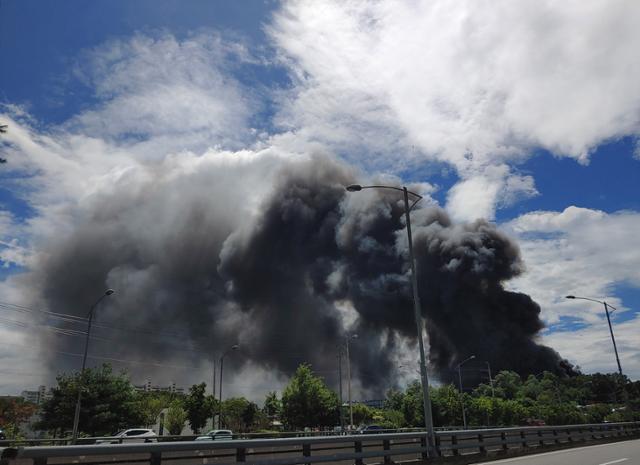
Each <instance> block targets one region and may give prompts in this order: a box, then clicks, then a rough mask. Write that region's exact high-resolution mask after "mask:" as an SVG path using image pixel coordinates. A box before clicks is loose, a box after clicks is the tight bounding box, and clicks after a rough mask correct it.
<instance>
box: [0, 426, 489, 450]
mask: <svg viewBox="0 0 640 465" xmlns="http://www.w3.org/2000/svg"><path fill="white" fill-rule="evenodd" d="M487 428H493V427H488V426H469V427H467V430H476V429H487ZM461 429H462V426H439V427H436V428H435V430H436V431H457V430H461ZM423 431H424V428H389V429H381V430H378V433H376V434H380V433H414V432H423ZM349 434H357V432H356V431H351V432H349V431H336V430H322V431H303V430H299V431H266V432H260V433H233V435H232V436H233V439H277V438H303V437H317V436H347V435H349ZM202 435H203V434H190V435H162V436H154V437H152V438H150V439H151V440H152V442H174V441H193V440H195V439H196V438H197V437H199V436H202ZM97 442H105V443H108V442H112V443H118V444H122V443H126V442H140V437H136V436H131V437H121V436H87V437H79V438H78V439H76V444H77V445H88V444H96V443H97ZM72 444H73V438H72V437H71V436H66V437H60V438H39V439H26V438H19V439H3V440H0V448H3V447H17V446H48V445H58V446H66V445H72Z"/></svg>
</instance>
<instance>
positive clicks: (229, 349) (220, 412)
mask: <svg viewBox="0 0 640 465" xmlns="http://www.w3.org/2000/svg"><path fill="white" fill-rule="evenodd" d="M237 349H238V344H234V345H232V346H231V347H229V348H228V349H227V350H226V351H224V352H223V353H222V356H221V357H220V405H219V408H218V429H220V428H222V369H223V368H224V358H225V357H226V356H227V354H228V353H229V352H230V351H232V350H237Z"/></svg>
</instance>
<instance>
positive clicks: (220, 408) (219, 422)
mask: <svg viewBox="0 0 640 465" xmlns="http://www.w3.org/2000/svg"><path fill="white" fill-rule="evenodd" d="M224 356H225V354H222V357H220V388H219V389H218V391H219V393H220V401H219V402H218V429H220V428H222V368H223V364H224Z"/></svg>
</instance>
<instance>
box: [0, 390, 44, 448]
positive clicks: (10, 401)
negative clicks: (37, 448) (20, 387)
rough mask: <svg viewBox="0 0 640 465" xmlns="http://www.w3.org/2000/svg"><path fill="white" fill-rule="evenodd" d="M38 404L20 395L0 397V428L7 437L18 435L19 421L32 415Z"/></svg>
mask: <svg viewBox="0 0 640 465" xmlns="http://www.w3.org/2000/svg"><path fill="white" fill-rule="evenodd" d="M36 410H38V406H37V405H35V404H32V403H30V402H27V401H25V400H24V399H22V398H21V397H9V396H6V397H0V429H2V430H3V431H4V432H5V434H6V436H7V438H9V439H15V438H17V437H18V435H19V431H20V423H22V422H23V421H26V420H27V419H28V418H29V417H30V416H31V415H33V414H34V413H35V412H36Z"/></svg>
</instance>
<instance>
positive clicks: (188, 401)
mask: <svg viewBox="0 0 640 465" xmlns="http://www.w3.org/2000/svg"><path fill="white" fill-rule="evenodd" d="M206 388H207V384H206V383H200V384H194V385H193V386H191V387H190V388H189V394H187V396H186V397H185V399H184V409H185V410H186V411H187V419H188V420H189V425H190V426H191V429H192V430H193V432H194V433H195V434H199V433H200V430H201V429H202V428H204V426H205V425H206V424H207V418H209V417H210V416H211V414H212V408H211V404H210V402H209V401H207V396H205V394H204V392H205V389H206Z"/></svg>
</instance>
